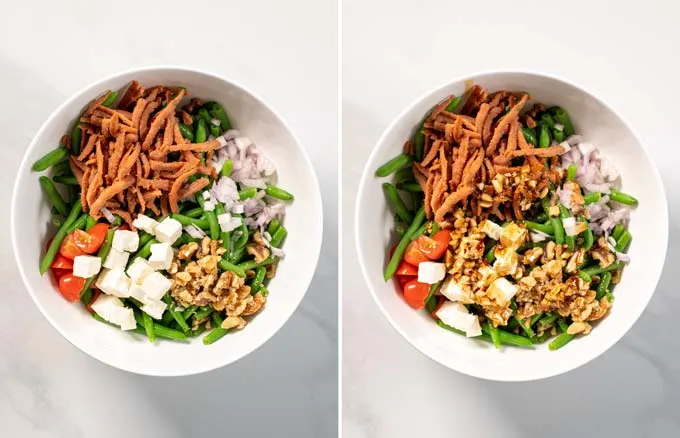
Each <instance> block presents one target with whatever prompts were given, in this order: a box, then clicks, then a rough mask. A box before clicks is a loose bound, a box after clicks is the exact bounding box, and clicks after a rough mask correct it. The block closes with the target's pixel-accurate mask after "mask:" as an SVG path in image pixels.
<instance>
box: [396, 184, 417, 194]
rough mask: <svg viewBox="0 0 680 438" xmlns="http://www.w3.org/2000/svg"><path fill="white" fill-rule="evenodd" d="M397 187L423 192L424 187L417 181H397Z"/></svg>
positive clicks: (406, 190)
mask: <svg viewBox="0 0 680 438" xmlns="http://www.w3.org/2000/svg"><path fill="white" fill-rule="evenodd" d="M397 188H398V189H399V190H403V191H405V192H413V193H421V192H422V191H423V188H422V187H420V184H418V183H417V182H405V181H402V182H399V183H397Z"/></svg>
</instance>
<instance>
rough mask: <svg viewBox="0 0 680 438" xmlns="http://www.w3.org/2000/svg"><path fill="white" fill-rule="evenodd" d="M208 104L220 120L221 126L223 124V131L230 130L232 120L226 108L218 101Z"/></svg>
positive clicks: (209, 108) (212, 113) (211, 111)
mask: <svg viewBox="0 0 680 438" xmlns="http://www.w3.org/2000/svg"><path fill="white" fill-rule="evenodd" d="M206 106H208V110H209V111H210V114H211V115H213V116H214V117H216V118H218V119H219V120H220V126H222V131H228V130H230V129H231V121H230V120H229V116H228V115H227V112H226V111H225V110H224V108H223V107H222V105H220V104H219V103H217V102H210V103H208V104H206Z"/></svg>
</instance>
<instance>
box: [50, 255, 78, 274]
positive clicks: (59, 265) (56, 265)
mask: <svg viewBox="0 0 680 438" xmlns="http://www.w3.org/2000/svg"><path fill="white" fill-rule="evenodd" d="M50 267H51V268H52V269H68V270H71V271H72V270H73V260H71V259H67V258H66V257H64V256H63V255H61V254H57V255H56V256H55V257H54V261H53V262H52V265H50Z"/></svg>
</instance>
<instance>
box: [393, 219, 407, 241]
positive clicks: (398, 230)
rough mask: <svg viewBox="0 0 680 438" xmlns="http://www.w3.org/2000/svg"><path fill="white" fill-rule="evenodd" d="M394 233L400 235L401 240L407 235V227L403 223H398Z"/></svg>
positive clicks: (395, 225)
mask: <svg viewBox="0 0 680 438" xmlns="http://www.w3.org/2000/svg"><path fill="white" fill-rule="evenodd" d="M394 232H395V233H397V234H398V235H399V238H401V237H403V236H404V234H406V225H404V223H403V222H397V223H396V224H394Z"/></svg>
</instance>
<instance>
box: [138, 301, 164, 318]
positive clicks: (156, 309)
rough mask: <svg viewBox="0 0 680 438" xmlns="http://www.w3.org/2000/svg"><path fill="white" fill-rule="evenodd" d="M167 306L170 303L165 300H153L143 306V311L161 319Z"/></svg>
mask: <svg viewBox="0 0 680 438" xmlns="http://www.w3.org/2000/svg"><path fill="white" fill-rule="evenodd" d="M167 307H168V305H167V304H165V303H164V302H163V301H152V302H150V303H149V304H145V305H144V306H142V312H144V313H146V314H148V315H149V316H150V317H152V318H153V319H161V318H162V317H163V312H165V309H166V308H167Z"/></svg>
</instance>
